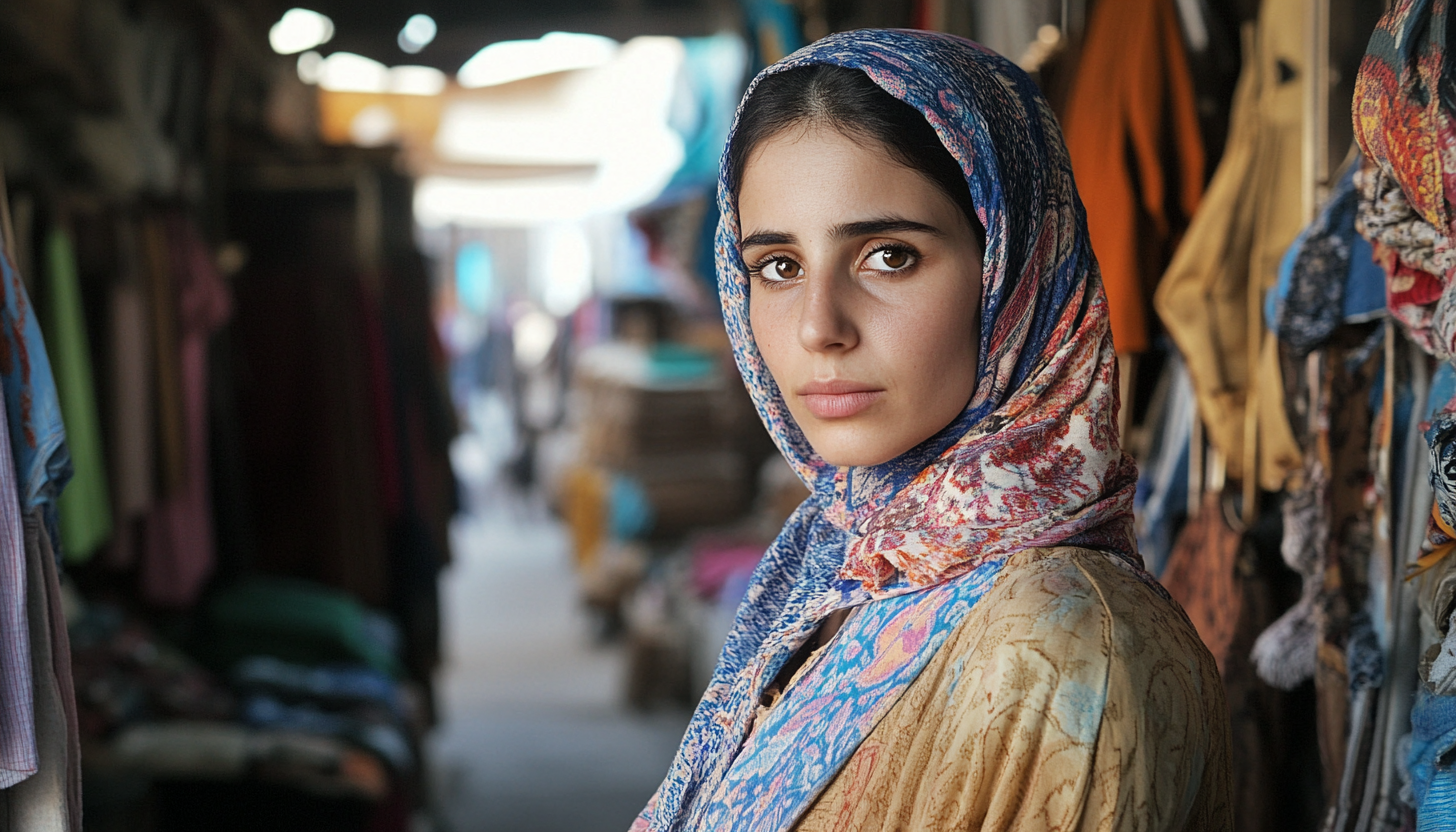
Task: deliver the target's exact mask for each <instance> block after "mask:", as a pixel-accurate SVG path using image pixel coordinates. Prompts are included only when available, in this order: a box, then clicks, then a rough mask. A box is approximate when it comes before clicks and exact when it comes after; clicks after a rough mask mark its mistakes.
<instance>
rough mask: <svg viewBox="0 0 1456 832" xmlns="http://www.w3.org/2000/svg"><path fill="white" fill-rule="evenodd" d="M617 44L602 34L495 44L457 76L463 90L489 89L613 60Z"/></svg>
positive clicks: (556, 34)
mask: <svg viewBox="0 0 1456 832" xmlns="http://www.w3.org/2000/svg"><path fill="white" fill-rule="evenodd" d="M616 52H617V42H616V41H614V40H612V39H611V38H604V37H602V36H600V35H583V34H577V33H574V32H548V33H546V34H545V35H542V36H541V37H540V38H539V39H538V40H503V41H500V42H498V43H492V44H491V45H490V46H487V47H485V48H484V49H482V50H480V51H479V52H477V53H475V55H474V57H472V58H471V59H470V60H468V61H466V62H465V65H464V66H462V67H460V71H459V72H458V73H457V74H456V80H458V81H459V82H460V86H462V87H490V86H494V85H496V84H505V83H509V82H511V81H519V80H521V79H523V78H534V77H536V76H537V75H548V74H550V73H553V72H566V71H567V70H572V69H589V68H591V67H594V66H601V65H602V64H604V63H606V62H607V61H610V60H611V59H612V56H613V55H614V54H616Z"/></svg>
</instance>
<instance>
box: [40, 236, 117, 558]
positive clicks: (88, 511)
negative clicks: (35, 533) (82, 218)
mask: <svg viewBox="0 0 1456 832" xmlns="http://www.w3.org/2000/svg"><path fill="white" fill-rule="evenodd" d="M46 279H47V283H46V291H45V298H46V304H45V309H44V310H42V312H43V320H42V322H43V325H44V329H45V334H46V344H47V346H48V347H50V357H51V366H52V367H53V369H54V371H55V378H56V390H57V392H58V394H59V396H60V400H61V419H62V420H63V421H64V422H65V424H66V444H67V445H68V446H69V447H70V450H71V465H72V467H73V468H74V470H75V474H74V476H72V477H71V482H70V484H69V485H67V486H66V489H65V491H63V492H61V499H60V503H59V513H60V526H61V549H62V551H63V552H64V554H65V558H66V560H67V561H70V562H72V563H83V562H85V561H87V560H89V559H90V558H91V556H92V555H93V554H95V552H96V550H97V549H98V548H100V547H101V544H103V543H105V542H106V541H107V539H108V538H110V537H111V495H110V492H109V489H108V487H107V482H106V467H105V457H104V456H103V451H102V448H101V420H100V418H99V417H98V416H97V413H96V385H95V383H94V382H93V380H92V374H91V348H90V345H89V344H88V343H87V339H86V315H85V312H84V311H83V309H82V307H81V285H80V279H79V276H78V275H77V273H76V253H75V250H74V247H73V244H72V242H71V237H70V235H69V234H67V233H66V232H65V231H64V230H63V229H60V228H53V229H51V232H50V235H49V237H48V238H47V239H46Z"/></svg>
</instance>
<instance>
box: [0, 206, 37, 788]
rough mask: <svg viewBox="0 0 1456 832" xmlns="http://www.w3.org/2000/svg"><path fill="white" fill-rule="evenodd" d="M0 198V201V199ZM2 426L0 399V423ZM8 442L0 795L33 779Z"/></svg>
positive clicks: (20, 554) (5, 442) (1, 462)
mask: <svg viewBox="0 0 1456 832" xmlns="http://www.w3.org/2000/svg"><path fill="white" fill-rule="evenodd" d="M0 198H3V197H0ZM6 421H7V417H6V412H5V400H4V398H3V397H0V423H4V422H6ZM15 486H16V480H15V460H14V458H13V457H12V456H11V453H10V437H9V436H8V435H6V436H0V789H8V788H10V787H11V786H14V785H15V784H16V783H19V782H20V781H22V780H24V779H25V778H27V777H29V776H31V775H32V774H35V772H36V768H37V766H38V765H39V759H38V757H37V756H36V743H35V698H34V695H33V690H32V685H33V679H32V676H31V655H30V624H29V621H28V620H27V618H26V605H27V603H28V598H29V596H28V595H27V591H28V590H29V588H30V587H29V583H28V581H27V577H28V576H27V575H26V561H25V530H24V529H23V528H22V527H21V525H20V497H19V494H18V492H17V490H16V487H15Z"/></svg>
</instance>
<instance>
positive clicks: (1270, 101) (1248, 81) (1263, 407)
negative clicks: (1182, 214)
mask: <svg viewBox="0 0 1456 832" xmlns="http://www.w3.org/2000/svg"><path fill="white" fill-rule="evenodd" d="M1304 41H1305V38H1304V6H1303V4H1301V3H1300V2H1299V0H1265V2H1264V4H1263V6H1262V8H1261V10H1260V13H1259V22H1258V25H1257V28H1254V29H1250V30H1246V33H1245V44H1244V71H1243V74H1242V75H1241V76H1240V77H1239V86H1238V89H1237V91H1236V92H1235V94H1234V104H1233V114H1232V116H1231V123H1232V127H1231V129H1230V130H1229V140H1228V146H1227V148H1226V149H1225V151H1224V156H1223V160H1222V161H1221V162H1220V163H1219V166H1218V170H1217V171H1216V172H1215V173H1214V176H1213V180H1212V181H1211V182H1210V183H1209V186H1208V190H1207V192H1206V193H1205V194H1204V199H1203V204H1202V206H1201V207H1200V208H1199V210H1198V215H1197V216H1196V217H1194V218H1193V223H1192V225H1190V226H1189V228H1188V233H1187V235H1186V236H1185V237H1184V238H1183V242H1182V244H1180V245H1179V246H1178V251H1177V253H1176V254H1175V255H1174V256H1173V262H1172V264H1171V265H1170V266H1169V267H1168V272H1167V274H1166V275H1164V277H1163V282H1162V285H1160V286H1159V287H1158V291H1157V294H1156V296H1155V297H1154V304H1155V306H1156V307H1157V310H1158V314H1159V316H1161V318H1162V319H1163V323H1164V324H1165V325H1166V326H1167V328H1168V333H1169V335H1171V336H1172V338H1173V340H1174V341H1175V342H1176V343H1177V344H1178V349H1179V350H1180V351H1181V352H1182V353H1183V358H1184V360H1185V361H1187V362H1188V372H1189V375H1190V376H1191V377H1192V379H1193V388H1194V390H1195V391H1196V392H1197V395H1198V407H1199V411H1200V413H1201V415H1202V416H1203V421H1204V424H1205V425H1206V426H1207V429H1208V438H1209V441H1210V442H1211V443H1212V444H1213V446H1214V447H1215V448H1216V449H1218V451H1220V452H1221V453H1222V454H1223V456H1224V458H1225V460H1226V462H1227V465H1228V474H1229V476H1230V477H1232V478H1234V479H1241V478H1243V477H1245V476H1249V477H1255V478H1257V482H1258V484H1259V485H1260V486H1262V487H1263V488H1265V489H1266V490H1270V491H1278V490H1280V489H1281V488H1282V487H1283V486H1284V484H1285V480H1286V479H1288V478H1289V477H1290V475H1291V474H1293V473H1295V472H1297V471H1298V470H1299V468H1300V465H1301V460H1302V455H1301V453H1300V451H1299V447H1298V445H1297V444H1296V443H1295V441H1294V436H1293V433H1292V431H1291V429H1290V427H1289V421H1288V418H1287V417H1286V415H1285V412H1284V387H1283V382H1282V373H1281V370H1280V367H1279V358H1278V350H1277V345H1276V342H1275V339H1274V338H1273V337H1272V336H1271V335H1270V334H1269V332H1268V331H1267V330H1266V329H1265V328H1264V323H1263V315H1262V309H1263V301H1264V294H1265V292H1266V291H1267V290H1268V289H1269V288H1270V287H1271V286H1273V285H1274V284H1275V281H1276V279H1277V276H1278V271H1279V261H1280V258H1282V257H1283V255H1284V252H1285V250H1286V249H1287V248H1288V247H1289V244H1290V242H1292V241H1293V240H1294V238H1295V236H1296V235H1297V234H1298V233H1299V229H1300V225H1301V222H1302V217H1301V212H1302V206H1301V203H1300V194H1301V193H1302V191H1301V187H1300V183H1301V178H1300V177H1301V171H1302V161H1301V160H1302V156H1301V152H1302V150H1301V148H1302V145H1301V123H1302V113H1303V111H1304V106H1303V101H1304V99H1303V82H1302V81H1301V80H1300V78H1301V73H1302V72H1303V67H1304V62H1305V56H1304V49H1305V43H1304Z"/></svg>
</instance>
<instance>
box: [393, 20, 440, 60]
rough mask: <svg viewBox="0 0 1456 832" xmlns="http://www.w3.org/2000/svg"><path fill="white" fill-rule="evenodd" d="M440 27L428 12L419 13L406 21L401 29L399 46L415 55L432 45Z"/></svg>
mask: <svg viewBox="0 0 1456 832" xmlns="http://www.w3.org/2000/svg"><path fill="white" fill-rule="evenodd" d="M438 32H439V27H438V26H436V25H435V19H434V18H433V17H430V16H429V15H427V14H417V15H413V16H411V17H410V19H409V20H406V21H405V22H404V28H403V29H400V30H399V48H400V49H403V50H404V51H405V52H408V53H409V54H411V55H413V54H415V53H417V52H419V51H420V50H421V49H424V48H425V47H426V46H429V45H430V41H432V40H434V39H435V35H436V34H437V33H438Z"/></svg>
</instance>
